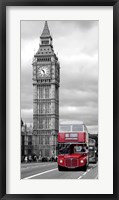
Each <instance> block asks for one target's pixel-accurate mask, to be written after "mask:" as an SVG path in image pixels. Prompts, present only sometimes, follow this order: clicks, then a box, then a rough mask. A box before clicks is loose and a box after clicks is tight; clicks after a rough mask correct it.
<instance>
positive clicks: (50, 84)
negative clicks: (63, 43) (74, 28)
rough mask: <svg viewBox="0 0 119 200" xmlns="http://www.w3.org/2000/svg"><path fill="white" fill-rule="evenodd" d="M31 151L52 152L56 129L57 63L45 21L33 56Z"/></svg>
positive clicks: (57, 107) (55, 141) (38, 152)
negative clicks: (37, 47)
mask: <svg viewBox="0 0 119 200" xmlns="http://www.w3.org/2000/svg"><path fill="white" fill-rule="evenodd" d="M32 65H33V153H34V154H36V155H38V156H47V157H51V156H55V155H56V143H57V134H58V129H59V82H60V64H59V61H58V57H57V56H56V54H55V53H54V50H53V45H52V36H51V34H50V31H49V28H48V23H47V21H45V25H44V29H43V32H42V34H41V36H40V45H39V49H38V51H37V53H36V54H35V55H34V59H33V63H32Z"/></svg>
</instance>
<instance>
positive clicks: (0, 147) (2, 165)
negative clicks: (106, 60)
mask: <svg viewBox="0 0 119 200" xmlns="http://www.w3.org/2000/svg"><path fill="white" fill-rule="evenodd" d="M7 6H113V188H114V190H113V194H20V195H19V194H17V195H16V194H6V115H7V110H6V70H7V69H6V7H7ZM0 25H1V26H0V198H1V199H36V198H37V199H46V198H47V199H65V198H68V199H74V198H77V199H81V200H83V199H86V198H88V199H89V200H90V199H92V198H94V199H105V198H106V199H119V159H118V156H119V145H118V142H119V128H118V122H119V106H118V102H119V94H118V88H119V56H118V55H119V1H118V0H35V1H33V0H21V1H20V0H3V1H1V0H0ZM107 116H108V114H107ZM107 170H108V169H107ZM106 187H107V186H106Z"/></svg>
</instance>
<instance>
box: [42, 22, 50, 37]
mask: <svg viewBox="0 0 119 200" xmlns="http://www.w3.org/2000/svg"><path fill="white" fill-rule="evenodd" d="M48 37H50V38H51V35H50V31H49V28H48V24H47V21H45V25H44V29H43V32H42V34H41V36H40V38H48Z"/></svg>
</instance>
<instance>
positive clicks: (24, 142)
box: [21, 124, 33, 162]
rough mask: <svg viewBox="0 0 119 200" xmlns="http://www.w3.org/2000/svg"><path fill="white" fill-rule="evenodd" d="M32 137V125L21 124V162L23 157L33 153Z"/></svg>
mask: <svg viewBox="0 0 119 200" xmlns="http://www.w3.org/2000/svg"><path fill="white" fill-rule="evenodd" d="M32 137H33V128H32V126H30V127H27V125H26V124H25V125H24V124H23V125H22V126H21V161H22V162H23V161H24V159H25V157H26V156H27V157H29V156H32V155H33V145H32Z"/></svg>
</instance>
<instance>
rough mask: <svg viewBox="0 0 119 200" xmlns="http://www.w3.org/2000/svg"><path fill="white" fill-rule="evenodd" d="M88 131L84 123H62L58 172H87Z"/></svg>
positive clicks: (59, 138) (59, 134)
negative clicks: (75, 169) (76, 169)
mask: <svg viewBox="0 0 119 200" xmlns="http://www.w3.org/2000/svg"><path fill="white" fill-rule="evenodd" d="M88 160H89V158H88V130H87V127H86V125H85V124H84V123H83V122H66V123H61V124H60V126H59V133H58V160H57V162H58V170H59V171H62V170H64V169H72V168H79V169H82V170H83V171H86V170H87V167H88V163H89V161H88Z"/></svg>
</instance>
